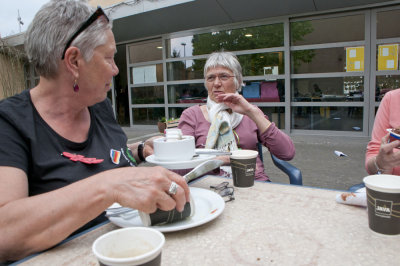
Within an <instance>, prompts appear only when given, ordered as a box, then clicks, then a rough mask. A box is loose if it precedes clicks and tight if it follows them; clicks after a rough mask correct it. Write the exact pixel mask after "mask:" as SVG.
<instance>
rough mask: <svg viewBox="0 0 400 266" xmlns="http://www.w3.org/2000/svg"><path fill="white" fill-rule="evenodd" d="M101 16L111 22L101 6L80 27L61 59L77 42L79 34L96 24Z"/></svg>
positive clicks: (66, 46) (68, 43)
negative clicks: (73, 43) (74, 42)
mask: <svg viewBox="0 0 400 266" xmlns="http://www.w3.org/2000/svg"><path fill="white" fill-rule="evenodd" d="M101 16H104V17H105V18H106V20H107V22H109V21H110V20H109V19H108V17H107V15H106V14H105V13H104V11H103V9H102V8H101V7H100V6H98V7H97V9H96V11H95V12H94V13H93V14H92V15H91V16H90V17H89V18H88V19H87V20H86V21H85V22H83V23H82V25H81V26H80V27H79V29H78V30H77V31H76V32H75V33H74V35H72V37H71V38H70V39H69V41H68V42H67V44H66V45H65V48H64V51H63V53H62V57H61V59H64V57H65V52H66V51H67V49H68V48H69V46H70V45H71V43H72V42H73V41H74V40H75V38H76V37H78V35H79V34H81V33H82V32H83V31H84V30H86V29H87V28H88V27H89V26H90V25H92V23H93V22H95V21H96V20H97V19H98V18H99V17H101Z"/></svg>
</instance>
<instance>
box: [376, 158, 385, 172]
mask: <svg viewBox="0 0 400 266" xmlns="http://www.w3.org/2000/svg"><path fill="white" fill-rule="evenodd" d="M376 157H378V156H376ZM376 157H375V159H374V165H375V168H376V174H378V175H380V174H382V173H383V171H385V170H384V169H381V168H379V166H378V164H377V163H376Z"/></svg>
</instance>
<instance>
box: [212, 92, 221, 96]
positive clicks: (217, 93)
mask: <svg viewBox="0 0 400 266" xmlns="http://www.w3.org/2000/svg"><path fill="white" fill-rule="evenodd" d="M223 93H224V92H223V91H213V94H214V95H215V96H218V95H220V94H223Z"/></svg>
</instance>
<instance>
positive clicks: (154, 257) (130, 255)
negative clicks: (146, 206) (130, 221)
mask: <svg viewBox="0 0 400 266" xmlns="http://www.w3.org/2000/svg"><path fill="white" fill-rule="evenodd" d="M164 243H165V237H164V235H163V234H162V233H161V232H159V231H157V230H155V229H152V228H147V227H128V228H123V229H117V230H114V231H111V232H108V233H106V234H104V235H102V236H100V237H99V238H97V239H96V240H95V241H94V243H93V245H92V251H93V253H94V254H95V256H96V258H97V260H98V261H99V264H100V265H151V266H159V265H161V251H162V247H163V246H164Z"/></svg>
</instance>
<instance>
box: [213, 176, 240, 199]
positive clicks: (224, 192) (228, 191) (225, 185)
mask: <svg viewBox="0 0 400 266" xmlns="http://www.w3.org/2000/svg"><path fill="white" fill-rule="evenodd" d="M210 188H212V189H214V190H215V191H216V192H217V193H218V194H219V195H220V196H221V197H228V199H226V200H225V202H229V201H232V200H234V199H235V197H234V196H233V193H234V191H235V190H234V188H233V187H230V186H229V182H227V181H225V182H222V183H220V184H218V185H216V186H210Z"/></svg>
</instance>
